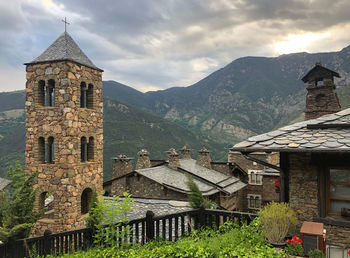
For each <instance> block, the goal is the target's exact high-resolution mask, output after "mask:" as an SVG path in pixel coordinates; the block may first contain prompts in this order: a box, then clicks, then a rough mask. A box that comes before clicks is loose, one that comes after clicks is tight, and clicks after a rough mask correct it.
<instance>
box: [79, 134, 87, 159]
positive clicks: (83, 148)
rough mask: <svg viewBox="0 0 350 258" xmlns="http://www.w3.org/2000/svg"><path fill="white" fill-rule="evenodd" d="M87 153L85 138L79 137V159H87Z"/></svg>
mask: <svg viewBox="0 0 350 258" xmlns="http://www.w3.org/2000/svg"><path fill="white" fill-rule="evenodd" d="M87 153H88V145H87V140H86V137H85V136H83V137H81V139H80V160H81V162H85V161H87V159H88V156H87Z"/></svg>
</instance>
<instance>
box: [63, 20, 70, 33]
mask: <svg viewBox="0 0 350 258" xmlns="http://www.w3.org/2000/svg"><path fill="white" fill-rule="evenodd" d="M62 22H64V32H67V24H68V25H70V23H69V22H67V18H66V17H64V20H62Z"/></svg>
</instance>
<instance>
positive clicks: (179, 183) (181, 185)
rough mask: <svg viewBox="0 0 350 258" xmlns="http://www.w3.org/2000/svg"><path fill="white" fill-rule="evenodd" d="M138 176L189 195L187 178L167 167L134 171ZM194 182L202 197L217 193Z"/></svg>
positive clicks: (210, 186) (207, 185)
mask: <svg viewBox="0 0 350 258" xmlns="http://www.w3.org/2000/svg"><path fill="white" fill-rule="evenodd" d="M135 171H136V172H137V173H139V174H140V175H143V176H145V177H147V178H149V179H151V180H153V181H155V182H157V183H159V184H161V185H163V186H165V187H167V188H170V189H172V190H174V191H177V192H181V193H189V190H188V188H187V185H186V181H187V178H186V176H185V174H184V173H183V172H181V171H178V170H174V169H171V168H168V166H165V165H163V166H158V167H151V168H143V169H137V170H135ZM194 182H195V183H196V184H197V185H198V188H199V190H200V191H201V192H202V194H203V195H205V196H206V195H212V194H215V193H217V192H219V190H218V189H216V188H215V187H213V186H212V185H210V184H206V183H204V182H202V181H199V180H198V179H196V178H194Z"/></svg>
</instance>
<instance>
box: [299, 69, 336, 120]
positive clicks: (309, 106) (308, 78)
mask: <svg viewBox="0 0 350 258" xmlns="http://www.w3.org/2000/svg"><path fill="white" fill-rule="evenodd" d="M334 77H338V78H340V76H339V74H338V73H337V72H334V71H332V70H330V69H327V68H326V67H324V66H322V65H321V63H316V65H315V67H314V68H312V69H311V70H310V71H309V72H308V73H307V74H306V75H305V76H304V77H303V78H302V80H303V82H304V83H308V84H309V85H308V87H307V88H306V89H307V95H306V109H305V120H309V119H315V118H318V117H320V116H323V115H327V114H332V113H336V112H338V111H340V110H341V106H340V103H339V99H338V95H337V93H336V92H335V84H334Z"/></svg>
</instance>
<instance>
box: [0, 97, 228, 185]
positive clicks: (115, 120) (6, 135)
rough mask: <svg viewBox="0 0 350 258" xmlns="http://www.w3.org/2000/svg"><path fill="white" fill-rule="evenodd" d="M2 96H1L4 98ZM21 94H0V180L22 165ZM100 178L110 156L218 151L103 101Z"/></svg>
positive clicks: (109, 166)
mask: <svg viewBox="0 0 350 258" xmlns="http://www.w3.org/2000/svg"><path fill="white" fill-rule="evenodd" d="M4 96H5V97H4ZM23 96H25V93H24V91H19V92H7V93H0V99H1V100H7V101H6V105H5V104H4V105H3V104H2V102H0V110H3V111H2V112H0V146H1V148H0V177H1V176H4V175H5V172H6V171H7V169H8V167H9V166H10V165H14V163H15V161H16V160H18V161H20V163H21V164H22V165H24V145H25V115H24V109H23V107H24V98H23ZM103 111H104V114H103V118H104V123H103V128H104V179H105V180H109V179H110V178H111V176H112V160H111V158H112V157H115V156H117V155H118V154H121V153H123V154H126V155H128V156H129V157H135V158H136V154H137V152H138V151H139V150H141V149H147V150H148V151H149V152H150V154H151V158H152V159H164V157H165V153H164V151H167V150H169V149H170V148H172V147H173V148H181V147H182V146H183V145H185V144H186V145H188V146H189V147H190V148H193V149H195V150H198V149H200V148H201V147H202V146H203V145H205V146H206V147H207V148H208V149H210V150H212V149H214V150H219V149H220V147H222V146H219V145H216V144H213V143H211V142H210V141H208V139H206V138H204V137H202V136H201V135H200V134H194V133H193V132H191V131H189V130H187V129H184V128H182V127H180V126H179V125H176V124H174V123H173V122H171V121H168V120H166V119H163V118H160V117H158V116H155V115H153V114H150V113H148V112H145V111H143V110H141V109H138V108H135V107H132V106H130V105H127V104H123V103H121V102H119V101H116V100H111V99H108V98H105V99H104V110H103ZM220 150H221V152H220V151H216V152H215V153H213V154H214V155H213V157H214V158H216V159H217V158H220V157H225V156H226V152H227V150H226V149H224V148H221V149H220ZM193 156H195V153H193Z"/></svg>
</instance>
